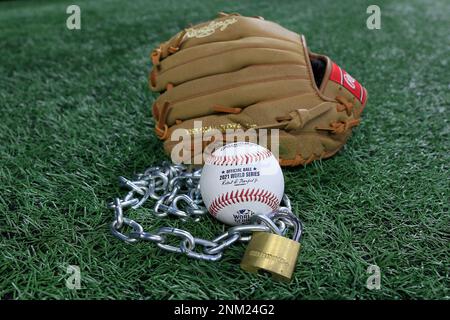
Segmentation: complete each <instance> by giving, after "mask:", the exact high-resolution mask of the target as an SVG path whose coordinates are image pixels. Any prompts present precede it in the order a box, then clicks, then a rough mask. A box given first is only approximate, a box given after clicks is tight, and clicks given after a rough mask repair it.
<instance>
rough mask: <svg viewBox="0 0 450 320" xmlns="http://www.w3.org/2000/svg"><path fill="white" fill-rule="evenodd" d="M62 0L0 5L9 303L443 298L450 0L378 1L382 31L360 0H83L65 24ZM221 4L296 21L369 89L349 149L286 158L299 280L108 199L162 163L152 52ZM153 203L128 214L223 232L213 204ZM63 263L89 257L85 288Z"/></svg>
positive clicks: (0, 281)
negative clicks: (196, 253) (196, 249)
mask: <svg viewBox="0 0 450 320" xmlns="http://www.w3.org/2000/svg"><path fill="white" fill-rule="evenodd" d="M69 4H71V3H66V2H39V3H34V2H18V3H2V4H0V8H1V10H0V21H1V22H0V24H1V27H2V28H1V31H0V35H1V36H0V45H1V47H2V58H1V59H2V60H1V63H0V68H1V69H0V101H1V111H2V122H1V123H0V138H1V141H2V144H1V145H0V155H1V157H0V161H1V166H0V176H1V181H2V183H1V184H0V196H1V197H0V211H1V212H3V213H4V214H3V215H1V216H0V219H1V220H0V233H1V235H2V238H1V247H2V253H1V255H0V259H1V262H0V274H1V275H2V277H0V297H1V298H2V299H32V298H34V299H35V298H47V299H48V298H59V299H62V298H122V299H126V298H133V299H140V298H156V299H181V298H194V299H203V298H216V299H220V298H239V299H246V298H261V299H270V298H281V299H293V298H303V299H314V298H333V299H334V298H336V299H338V298H343V299H355V298H362V299H377V298H388V299H398V298H447V299H448V297H449V291H448V286H449V282H448V280H449V279H448V277H449V276H448V266H447V263H448V257H449V255H448V225H449V221H448V198H449V185H448V181H449V180H448V163H449V157H448V136H449V126H448V120H447V117H446V113H445V111H447V110H448V106H449V93H448V77H447V76H446V66H447V64H448V57H447V56H448V46H446V44H445V41H444V40H445V39H446V36H447V32H448V29H449V28H448V27H449V23H448V19H447V14H448V12H449V5H448V4H447V3H446V2H445V1H439V2H434V3H433V5H432V6H430V5H427V4H426V3H422V2H418V1H415V2H409V3H407V4H406V3H403V4H399V3H393V2H379V4H378V5H379V6H380V7H381V10H382V29H381V30H377V31H369V30H367V29H366V27H365V20H366V18H367V16H368V15H367V14H366V13H365V9H366V8H367V6H368V5H369V4H370V3H368V2H367V3H364V2H361V3H359V4H358V5H355V4H354V3H350V2H347V5H344V4H342V3H341V2H340V3H339V4H337V3H333V2H319V3H318V4H316V5H314V7H313V6H311V5H308V4H306V3H302V2H299V1H286V2H283V3H280V4H279V5H277V6H273V5H272V4H271V2H270V1H258V2H246V3H240V4H238V3H234V4H230V3H228V2H227V3H226V2H219V1H210V2H207V3H206V2H201V1H191V2H189V3H182V2H175V1H174V2H165V3H162V2H154V3H153V5H150V4H149V2H148V1H135V2H132V3H127V4H126V5H123V4H120V3H119V2H118V1H108V2H96V3H90V2H86V1H78V2H77V4H79V5H80V7H81V11H82V30H80V31H68V30H67V29H66V28H65V19H66V17H67V15H66V14H65V8H66V7H67V6H68V5H69ZM343 7H346V9H345V11H343V10H342V8H343ZM317 8H326V9H320V10H318V9H317ZM218 11H228V12H235V11H238V12H241V13H243V14H247V15H256V14H257V15H261V16H264V17H265V18H266V19H269V20H274V21H277V22H279V23H280V24H282V25H283V26H285V27H287V28H290V29H292V30H296V31H298V32H301V33H304V34H305V35H306V37H307V42H308V44H309V46H310V48H311V49H312V50H313V51H315V52H321V53H325V54H327V55H329V56H330V57H332V58H333V59H334V60H335V61H336V62H337V63H338V64H339V65H341V66H342V67H343V68H344V69H346V70H347V71H348V72H349V73H350V74H352V75H353V76H354V77H355V78H356V79H358V80H360V81H361V82H362V84H363V85H364V86H366V87H367V89H368V92H369V102H368V106H367V108H366V110H365V111H364V114H363V121H362V124H361V126H360V127H359V128H357V129H356V130H355V134H354V136H353V137H352V138H351V139H350V141H349V143H348V144H347V146H346V147H345V148H344V150H343V151H342V152H340V153H339V154H338V155H336V156H335V157H334V158H332V159H329V160H326V161H321V162H316V163H313V164H311V165H309V166H307V167H306V168H293V169H292V168H290V169H286V170H284V173H285V177H286V191H287V193H288V194H289V195H290V197H291V199H292V202H293V206H294V210H295V212H296V213H297V214H298V215H299V216H300V217H301V219H302V220H303V222H304V224H305V233H304V238H303V239H302V250H301V253H300V258H299V263H298V265H297V268H296V271H295V273H294V278H293V280H292V282H291V283H290V284H281V283H276V282H273V281H272V280H270V279H269V278H268V277H264V276H255V275H252V274H247V273H245V272H243V271H241V270H240V269H239V266H238V264H239V262H240V258H241V256H242V254H243V252H244V246H239V245H237V246H233V247H232V248H231V249H229V250H227V251H226V252H225V254H224V258H223V259H222V260H221V261H220V262H217V263H208V262H204V261H195V260H191V259H188V258H186V257H183V256H179V255H175V254H170V253H164V252H161V251H160V250H159V249H158V248H156V247H155V246H154V245H151V244H148V243H138V244H133V245H129V244H125V243H122V242H120V241H118V240H117V239H115V238H113V237H112V236H111V234H110V233H109V229H108V224H109V223H110V221H111V219H112V212H111V211H109V210H108V209H106V202H108V201H110V200H111V199H112V198H113V197H115V196H119V195H123V194H124V193H123V192H124V191H123V190H120V189H119V188H118V186H117V176H118V175H124V176H132V175H133V173H135V172H141V171H142V170H143V169H144V168H145V167H147V166H150V165H155V164H158V163H160V162H161V161H162V160H165V159H167V158H166V157H165V156H164V155H163V151H162V146H161V143H160V141H159V140H158V139H157V138H156V136H155V135H154V133H153V131H152V127H153V120H152V119H151V118H150V110H149V106H150V105H151V102H152V100H153V97H152V94H151V93H150V92H149V90H148V87H147V73H148V71H149V69H150V61H149V58H148V54H149V53H150V51H151V49H152V48H153V47H154V46H156V45H157V44H158V43H159V42H160V41H162V40H165V39H167V38H168V37H169V36H171V35H172V34H174V33H175V32H177V31H178V30H179V29H180V28H183V27H185V26H186V25H188V23H191V22H193V23H195V22H200V21H204V20H207V19H210V18H212V17H213V16H214V15H215V13H216V12H218ZM293 13H294V14H293ZM349 17H350V18H349ZM149 207H150V206H146V207H145V208H147V209H145V208H143V209H140V210H137V211H136V212H129V213H127V214H129V215H131V216H133V217H135V218H136V219H137V220H138V221H139V222H142V223H143V225H144V226H145V227H146V229H148V230H156V229H157V228H158V227H160V226H165V225H171V226H178V227H182V228H185V229H188V230H189V231H191V232H192V234H193V235H194V236H199V237H204V238H212V237H214V236H215V235H217V234H218V233H220V232H222V231H223V230H224V226H222V225H220V224H219V223H216V222H215V221H213V220H212V219H211V218H209V217H205V218H203V219H202V222H201V223H192V222H188V223H185V224H183V223H181V222H180V221H176V220H173V219H156V218H153V217H152V215H151V213H150V212H149V210H148V208H149ZM69 264H73V265H79V266H80V269H81V275H82V281H81V286H82V289H81V290H69V289H67V288H66V287H65V279H66V278H67V274H66V267H67V265H69ZM370 264H377V265H378V266H379V267H380V268H381V275H382V280H381V290H379V291H377V290H372V291H370V290H368V289H367V288H366V287H365V285H366V279H367V277H368V274H367V273H366V269H367V267H368V266H369V265H370Z"/></svg>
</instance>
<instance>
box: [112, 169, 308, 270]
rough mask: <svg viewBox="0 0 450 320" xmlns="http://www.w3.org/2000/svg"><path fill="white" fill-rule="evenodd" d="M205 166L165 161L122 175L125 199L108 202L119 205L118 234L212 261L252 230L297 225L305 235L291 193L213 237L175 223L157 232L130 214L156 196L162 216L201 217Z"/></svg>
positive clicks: (285, 229) (247, 238) (280, 230)
mask: <svg viewBox="0 0 450 320" xmlns="http://www.w3.org/2000/svg"><path fill="white" fill-rule="evenodd" d="M201 172H202V170H201V169H192V168H188V167H187V166H184V165H175V164H171V163H170V162H167V161H165V162H163V163H162V165H161V166H158V167H150V168H148V169H146V170H145V171H144V172H143V173H140V174H137V175H136V176H135V177H134V179H132V180H129V179H127V178H125V177H119V184H120V186H121V187H122V188H125V189H128V190H129V191H128V193H127V194H126V195H125V197H124V198H123V199H120V198H115V199H114V201H112V202H110V203H109V204H108V208H110V209H112V210H114V220H113V221H112V223H111V232H112V234H113V235H114V236H115V237H117V238H118V239H120V240H122V241H125V242H129V243H133V242H137V241H150V242H153V243H155V244H156V245H157V246H158V247H159V248H161V249H162V250H165V251H169V252H176V253H181V254H185V255H187V256H188V257H190V258H194V259H200V260H207V261H217V260H219V259H220V258H222V255H223V252H224V250H225V249H227V248H228V247H230V246H231V245H232V244H233V243H235V242H238V241H239V242H248V241H250V239H251V234H252V233H253V232H256V231H263V232H273V233H275V234H278V235H282V236H286V235H287V232H288V231H289V230H290V229H293V234H294V235H293V238H294V240H296V241H299V240H300V237H301V233H302V224H301V222H300V220H299V219H298V218H297V217H296V216H295V215H294V214H292V211H291V210H292V208H291V203H290V201H289V198H288V197H287V196H286V195H284V196H283V199H282V207H280V209H278V210H277V211H274V212H272V213H271V214H269V215H262V214H255V215H253V216H252V217H251V219H250V223H249V224H246V225H239V226H234V227H231V228H229V229H228V230H227V231H226V232H224V233H222V234H221V235H219V236H217V237H216V238H214V239H213V240H211V241H210V240H207V239H202V238H196V237H194V236H193V235H192V234H191V233H189V232H188V231H186V230H182V229H177V228H172V227H161V228H159V229H158V230H157V231H156V232H154V233H150V232H146V231H144V228H143V227H142V226H141V225H140V224H139V223H138V222H136V221H134V220H132V219H129V218H127V217H125V216H124V211H125V210H127V209H129V208H132V209H137V208H139V207H141V206H142V205H144V203H146V202H147V201H148V200H149V199H153V200H154V201H155V204H154V206H153V210H152V213H153V214H154V215H155V216H156V217H159V218H163V217H167V216H173V217H176V218H179V219H181V220H182V221H187V220H189V219H192V220H193V221H199V220H200V218H201V216H203V215H205V214H206V213H207V212H208V210H207V209H206V208H205V206H204V204H203V200H202V197H201V194H200V184H199V182H200V176H201ZM125 227H129V228H131V231H130V232H128V233H125V232H124V231H123V229H124V228H125ZM169 237H170V238H173V237H176V238H178V239H179V245H178V246H174V245H171V244H169V243H168V238H169Z"/></svg>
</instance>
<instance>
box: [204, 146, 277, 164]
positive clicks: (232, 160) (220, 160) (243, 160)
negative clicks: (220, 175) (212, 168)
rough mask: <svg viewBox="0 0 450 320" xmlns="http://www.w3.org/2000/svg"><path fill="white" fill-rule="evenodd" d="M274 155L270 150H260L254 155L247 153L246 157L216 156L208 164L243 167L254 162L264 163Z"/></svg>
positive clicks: (209, 159) (210, 158)
mask: <svg viewBox="0 0 450 320" xmlns="http://www.w3.org/2000/svg"><path fill="white" fill-rule="evenodd" d="M271 155H272V152H270V150H263V151H261V150H258V151H256V152H253V153H247V154H244V155H234V156H227V155H223V156H215V155H211V156H210V157H209V158H208V159H207V160H206V163H207V164H213V165H219V166H224V165H225V166H228V165H243V164H249V163H252V162H257V161H262V160H264V159H267V158H269V157H270V156H271Z"/></svg>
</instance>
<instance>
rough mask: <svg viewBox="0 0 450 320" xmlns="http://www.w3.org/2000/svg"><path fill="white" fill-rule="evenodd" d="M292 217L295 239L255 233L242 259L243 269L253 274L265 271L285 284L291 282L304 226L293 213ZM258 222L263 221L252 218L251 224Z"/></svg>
mask: <svg viewBox="0 0 450 320" xmlns="http://www.w3.org/2000/svg"><path fill="white" fill-rule="evenodd" d="M283 214H285V213H283ZM290 215H291V216H289V220H290V222H291V223H293V225H294V227H295V230H294V236H293V239H288V238H286V237H284V236H282V235H279V234H275V233H269V232H261V231H259V232H254V233H253V235H252V239H251V240H250V242H249V244H248V247H247V250H246V251H245V254H244V257H243V258H242V262H241V268H242V269H244V270H245V271H249V272H253V273H258V272H259V271H261V270H263V271H266V272H269V273H270V274H272V277H273V278H274V279H276V280H281V281H284V282H289V281H290V280H291V277H292V273H293V271H294V268H295V265H296V264H297V257H298V254H299V251H300V243H299V240H300V237H301V234H302V225H301V222H300V220H298V218H297V217H295V216H294V215H293V214H292V213H290ZM283 218H286V216H283ZM272 219H273V218H272ZM257 220H262V219H259V217H255V218H253V217H252V220H251V222H255V221H257ZM263 220H267V219H263ZM273 226H274V224H272V226H271V229H272V231H275V230H274V227H273ZM277 233H279V232H277Z"/></svg>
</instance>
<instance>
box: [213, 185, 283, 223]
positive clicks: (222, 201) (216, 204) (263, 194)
mask: <svg viewBox="0 0 450 320" xmlns="http://www.w3.org/2000/svg"><path fill="white" fill-rule="evenodd" d="M244 192H245V194H244ZM249 199H250V200H249ZM247 201H256V202H260V203H263V204H266V205H267V206H269V207H270V208H272V210H276V209H277V208H278V201H277V196H276V195H275V194H274V193H272V192H270V191H268V190H264V189H242V190H241V192H239V190H236V192H234V193H233V191H231V193H228V192H226V193H222V194H221V195H219V196H218V197H216V198H215V199H214V200H213V201H212V202H211V205H210V206H209V208H208V210H209V212H210V213H211V214H212V215H213V216H216V215H217V214H218V212H219V211H220V210H222V209H223V208H224V207H225V206H226V205H230V204H236V203H240V202H247Z"/></svg>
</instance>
